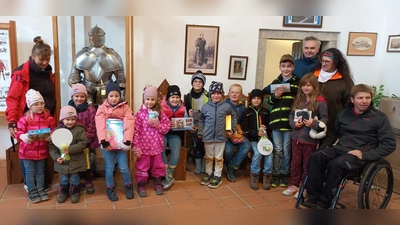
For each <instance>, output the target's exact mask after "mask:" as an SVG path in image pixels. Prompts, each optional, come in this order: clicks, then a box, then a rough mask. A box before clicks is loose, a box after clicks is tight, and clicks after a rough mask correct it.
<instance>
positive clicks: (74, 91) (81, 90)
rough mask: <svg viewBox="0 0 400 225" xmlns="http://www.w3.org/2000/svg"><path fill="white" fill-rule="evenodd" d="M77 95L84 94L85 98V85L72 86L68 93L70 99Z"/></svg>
mask: <svg viewBox="0 0 400 225" xmlns="http://www.w3.org/2000/svg"><path fill="white" fill-rule="evenodd" d="M77 93H83V94H85V95H86V96H87V90H86V87H85V85H83V84H80V83H77V84H74V85H72V87H71V91H70V92H69V95H70V96H71V98H72V96H74V95H75V94H77Z"/></svg>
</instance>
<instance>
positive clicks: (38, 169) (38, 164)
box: [22, 159, 46, 192]
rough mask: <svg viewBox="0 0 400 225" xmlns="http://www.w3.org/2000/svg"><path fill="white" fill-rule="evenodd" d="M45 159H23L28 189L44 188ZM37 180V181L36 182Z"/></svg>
mask: <svg viewBox="0 0 400 225" xmlns="http://www.w3.org/2000/svg"><path fill="white" fill-rule="evenodd" d="M45 160H46V159H42V160H26V159H22V162H23V167H24V169H25V177H24V179H25V181H26V186H28V191H29V192H31V191H34V190H35V189H37V190H39V191H40V190H44V165H45ZM35 181H36V183H35Z"/></svg>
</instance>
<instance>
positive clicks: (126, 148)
mask: <svg viewBox="0 0 400 225" xmlns="http://www.w3.org/2000/svg"><path fill="white" fill-rule="evenodd" d="M121 149H122V150H124V151H129V150H131V141H125V142H124V143H122V145H121Z"/></svg>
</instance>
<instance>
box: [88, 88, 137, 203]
mask: <svg viewBox="0 0 400 225" xmlns="http://www.w3.org/2000/svg"><path fill="white" fill-rule="evenodd" d="M106 96H107V99H106V100H105V101H104V103H103V104H101V105H100V106H99V108H98V109H97V113H96V117H95V120H96V129H97V137H98V139H99V140H100V143H101V146H102V150H103V154H104V160H105V162H106V185H107V196H108V199H110V201H112V202H114V201H117V200H118V196H117V194H116V193H115V183H114V168H115V158H116V159H117V162H118V167H119V171H120V172H121V174H122V178H123V180H124V187H125V195H126V198H127V199H132V198H133V197H134V194H133V185H132V180H131V173H130V170H129V166H128V151H129V150H130V149H131V143H132V137H133V131H134V123H135V118H134V116H133V113H132V110H131V108H130V107H129V105H128V103H127V102H126V101H124V100H123V99H121V88H120V87H119V86H118V84H117V83H114V82H111V83H109V84H108V85H107V87H106ZM108 119H119V120H122V121H123V137H122V141H120V143H117V144H118V145H119V146H121V147H120V148H117V147H115V146H111V143H110V142H111V138H112V137H111V135H110V137H107V125H106V122H107V120H108ZM121 142H122V143H121ZM112 147H113V148H112Z"/></svg>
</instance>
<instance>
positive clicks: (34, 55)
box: [5, 36, 56, 183]
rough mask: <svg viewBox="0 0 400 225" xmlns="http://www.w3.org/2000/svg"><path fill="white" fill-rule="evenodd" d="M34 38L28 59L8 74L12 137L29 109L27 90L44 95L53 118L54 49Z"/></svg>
mask: <svg viewBox="0 0 400 225" xmlns="http://www.w3.org/2000/svg"><path fill="white" fill-rule="evenodd" d="M33 41H34V42H35V45H34V46H33V48H32V52H31V56H30V57H29V60H28V61H26V62H25V63H24V64H22V65H20V66H19V67H18V68H17V69H15V70H14V71H13V72H12V74H11V84H10V89H9V90H8V95H7V98H6V104H7V109H6V112H5V114H6V119H7V121H8V129H9V131H10V134H11V136H12V137H14V138H15V133H16V132H17V122H18V120H19V119H20V118H21V116H22V115H23V114H24V113H25V112H26V111H27V110H29V109H28V107H27V105H26V98H25V94H26V92H27V91H28V90H29V89H34V90H37V91H39V92H40V94H41V95H42V96H43V98H44V102H45V107H46V108H47V109H48V110H50V114H51V115H52V116H53V117H54V118H55V115H54V113H55V106H56V98H55V86H54V74H53V72H52V70H53V69H52V67H51V66H50V65H49V63H50V56H51V54H52V53H53V51H52V50H51V48H50V46H49V45H48V44H46V43H44V42H43V40H42V38H41V37H40V36H37V37H35V38H34V39H33ZM21 171H22V176H23V177H24V172H25V170H24V168H23V166H21ZM46 172H47V171H46ZM46 175H47V174H46ZM51 178H52V177H51V176H46V179H47V180H46V183H51Z"/></svg>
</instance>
